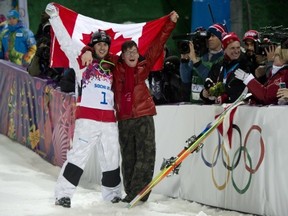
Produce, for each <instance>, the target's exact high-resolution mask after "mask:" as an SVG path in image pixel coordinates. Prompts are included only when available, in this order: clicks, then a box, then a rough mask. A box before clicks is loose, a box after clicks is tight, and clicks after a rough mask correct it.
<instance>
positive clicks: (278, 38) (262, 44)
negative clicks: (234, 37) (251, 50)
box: [255, 25, 288, 55]
mask: <svg viewBox="0 0 288 216" xmlns="http://www.w3.org/2000/svg"><path fill="white" fill-rule="evenodd" d="M259 34H260V41H259V42H257V43H256V45H255V53H256V55H266V52H265V49H267V48H268V47H269V46H271V45H274V46H279V45H280V46H281V48H284V49H288V28H284V27H283V26H282V25H280V26H265V27H261V28H260V32H259Z"/></svg>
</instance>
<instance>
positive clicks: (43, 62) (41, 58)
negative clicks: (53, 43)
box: [27, 36, 63, 84]
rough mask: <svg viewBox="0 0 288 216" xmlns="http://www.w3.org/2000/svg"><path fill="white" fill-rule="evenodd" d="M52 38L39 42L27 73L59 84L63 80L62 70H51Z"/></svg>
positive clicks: (42, 39) (44, 37)
mask: <svg viewBox="0 0 288 216" xmlns="http://www.w3.org/2000/svg"><path fill="white" fill-rule="evenodd" d="M49 65H50V38H48V37H46V36H43V37H42V38H40V39H39V40H38V41H37V51H36V53H35V56H34V57H33V59H32V61H31V63H30V64H29V66H28V68H27V71H28V73H29V74H30V75H31V76H37V77H40V78H43V79H51V80H52V81H53V82H54V83H55V84H58V83H59V81H60V79H61V78H62V72H63V69H62V68H57V69H56V68H50V66H49Z"/></svg>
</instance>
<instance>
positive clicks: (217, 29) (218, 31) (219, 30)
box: [207, 23, 227, 41]
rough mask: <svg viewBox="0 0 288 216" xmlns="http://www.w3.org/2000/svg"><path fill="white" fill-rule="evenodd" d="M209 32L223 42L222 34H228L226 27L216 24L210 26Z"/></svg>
mask: <svg viewBox="0 0 288 216" xmlns="http://www.w3.org/2000/svg"><path fill="white" fill-rule="evenodd" d="M207 32H209V33H211V34H213V35H215V36H216V37H217V38H219V40H220V41H221V40H222V34H223V33H227V30H226V26H225V25H222V24H219V23H215V24H213V25H211V26H209V28H208V30H207Z"/></svg>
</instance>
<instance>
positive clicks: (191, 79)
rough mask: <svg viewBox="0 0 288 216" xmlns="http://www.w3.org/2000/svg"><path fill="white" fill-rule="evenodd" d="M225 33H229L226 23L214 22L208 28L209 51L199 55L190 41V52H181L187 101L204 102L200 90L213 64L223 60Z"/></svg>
mask: <svg viewBox="0 0 288 216" xmlns="http://www.w3.org/2000/svg"><path fill="white" fill-rule="evenodd" d="M223 33H227V29H226V26H225V25H223V24H220V23H216V24H213V25H211V26H210V27H209V28H208V30H207V35H208V39H207V45H208V52H206V53H204V54H203V55H202V56H199V54H198V55H197V54H196V51H195V49H194V45H193V43H192V42H190V43H189V48H190V49H189V53H187V54H181V63H180V76H181V79H182V83H183V89H184V92H185V93H186V94H185V95H186V96H185V98H186V99H185V101H190V102H192V103H203V101H202V100H201V99H200V92H201V91H202V90H203V88H204V81H205V79H206V78H207V76H208V74H209V71H210V69H211V67H212V65H213V64H215V63H217V62H219V61H221V60H222V59H223V56H224V52H223V49H222V43H221V40H222V34H223Z"/></svg>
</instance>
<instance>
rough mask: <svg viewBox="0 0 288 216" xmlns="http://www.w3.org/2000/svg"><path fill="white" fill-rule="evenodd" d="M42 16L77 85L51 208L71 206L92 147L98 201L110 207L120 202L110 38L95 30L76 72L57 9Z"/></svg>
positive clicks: (113, 59)
mask: <svg viewBox="0 0 288 216" xmlns="http://www.w3.org/2000/svg"><path fill="white" fill-rule="evenodd" d="M46 13H47V14H48V15H49V16H50V17H51V18H50V24H51V26H52V28H53V30H54V33H55V35H56V37H57V39H58V41H59V43H60V44H61V48H62V49H63V51H64V52H65V54H66V55H67V56H68V58H69V61H70V62H71V65H72V67H74V68H73V69H74V70H75V74H76V79H77V85H78V86H77V87H76V91H77V92H76V95H77V96H78V97H77V107H76V121H75V129H74V135H73V144H72V148H71V149H70V150H69V152H68V153H67V160H66V161H65V163H64V164H63V166H62V169H61V172H60V174H59V177H58V179H57V183H56V187H55V199H56V201H55V205H60V206H63V207H68V208H69V207H70V206H71V198H72V196H73V194H74V193H75V190H76V187H77V186H78V184H79V181H80V178H81V176H82V174H83V171H84V168H85V165H86V163H87V161H88V159H89V156H90V154H91V151H92V150H93V148H94V146H95V147H96V149H97V155H98V159H99V164H100V168H101V171H102V178H101V190H102V197H103V199H104V200H106V201H111V202H112V203H115V202H119V201H120V200H121V198H122V197H121V196H122V194H121V178H120V147H119V135H118V128H117V123H116V116H115V110H114V93H113V91H112V90H111V89H112V82H113V71H114V68H115V64H114V63H113V62H117V59H118V56H114V55H111V54H110V53H109V48H110V45H111V38H110V36H109V35H107V34H106V33H105V32H104V31H98V30H97V31H95V32H94V33H93V35H92V37H91V41H90V43H89V45H88V46H89V47H90V49H91V50H93V57H92V59H91V61H89V64H87V65H86V66H87V67H84V69H83V70H84V71H80V69H79V65H78V62H74V59H75V56H76V57H77V56H78V55H77V54H78V53H77V51H75V45H74V44H73V41H72V39H71V37H70V36H69V33H68V32H67V30H66V29H65V27H64V24H63V22H62V20H61V19H60V17H59V14H58V10H57V8H56V7H55V6H54V5H53V4H52V3H50V4H48V5H47V7H46ZM73 45H74V46H73ZM82 72H83V73H82ZM95 169H96V167H95Z"/></svg>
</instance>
